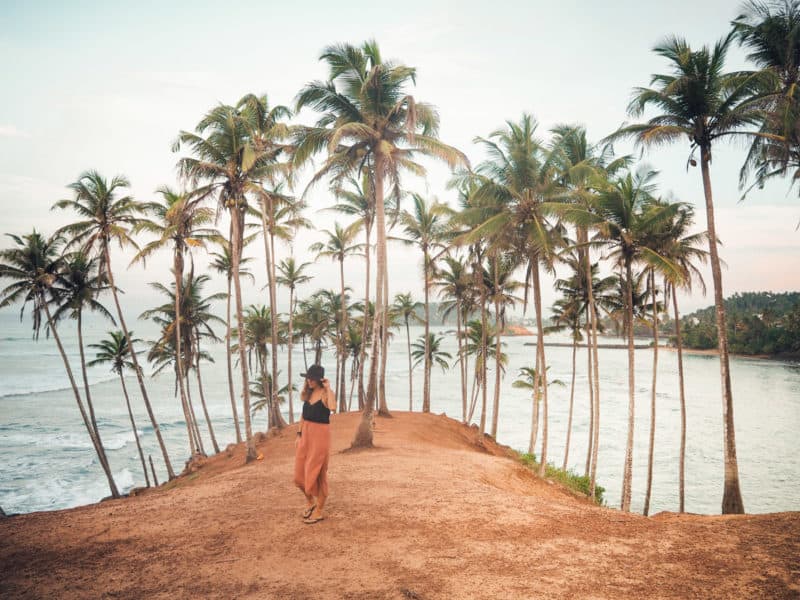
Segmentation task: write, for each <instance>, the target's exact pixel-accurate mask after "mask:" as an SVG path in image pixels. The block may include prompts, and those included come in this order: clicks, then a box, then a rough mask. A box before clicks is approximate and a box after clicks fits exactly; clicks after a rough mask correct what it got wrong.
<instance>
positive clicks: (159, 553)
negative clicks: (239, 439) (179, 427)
mask: <svg viewBox="0 0 800 600" xmlns="http://www.w3.org/2000/svg"><path fill="white" fill-rule="evenodd" d="M359 418H360V416H359V415H357V414H351V415H338V416H335V417H334V418H333V424H332V427H333V448H334V454H333V456H332V458H331V468H330V481H331V498H330V501H329V506H328V508H329V513H328V517H327V519H326V520H324V521H322V522H320V523H317V524H314V525H305V524H304V523H303V522H302V519H301V512H302V508H303V499H302V496H301V494H300V493H299V492H298V491H297V490H296V489H295V488H294V487H293V485H292V482H291V476H292V463H293V451H294V439H295V435H294V427H289V428H287V429H286V430H284V432H283V433H281V434H279V435H277V436H275V437H272V438H269V439H267V440H264V441H263V442H262V443H261V444H260V447H259V449H260V451H261V452H262V453H263V454H264V460H262V461H258V462H254V463H251V464H249V465H245V464H244V453H243V448H242V447H237V448H235V450H233V451H231V452H229V453H225V452H223V453H222V454H221V455H219V456H217V457H214V458H211V459H209V460H208V461H207V462H206V463H205V464H204V465H203V466H202V467H201V468H200V469H199V470H198V471H196V472H195V473H192V474H190V475H187V476H184V477H181V478H180V479H178V480H176V481H174V482H171V483H170V484H167V485H166V486H162V487H161V488H159V489H157V490H151V491H148V492H147V493H144V494H141V495H138V496H136V497H131V498H125V499H121V500H114V501H106V502H102V503H100V504H95V505H91V506H85V507H80V508H75V509H70V510H61V511H55V512H46V513H34V514H29V515H21V516H16V517H12V518H8V519H0V597H2V598H98V597H104V598H351V599H356V598H363V599H376V598H397V599H403V598H412V599H434V598H447V599H451V598H504V599H505V598H646V597H647V598H710V597H713V598H789V597H792V598H797V597H798V596H800V558H799V557H800V513H781V514H772V515H757V516H737V517H722V516H716V517H701V516H693V515H683V516H679V515H675V514H665V513H662V514H659V515H656V516H655V517H652V518H644V517H642V516H638V515H630V514H623V513H620V512H619V511H616V510H612V509H607V508H600V507H597V506H594V505H592V504H590V503H589V502H588V501H587V500H584V499H581V498H577V497H575V496H574V495H573V494H571V493H570V492H568V491H566V490H564V489H562V488H560V487H559V486H557V485H554V484H551V483H549V482H546V481H542V480H540V479H538V478H537V477H536V476H535V475H534V474H532V473H531V472H530V471H529V470H528V469H527V468H525V467H524V466H522V465H520V464H519V463H518V462H516V461H515V460H513V459H511V458H509V457H508V456H507V453H506V451H505V450H504V449H503V448H501V447H498V446H496V445H494V444H493V443H492V442H491V440H487V441H486V443H485V444H479V443H477V438H476V435H475V432H474V430H472V429H469V428H466V427H464V426H462V425H460V424H459V423H457V422H455V421H453V420H451V419H448V418H446V417H444V416H434V415H421V414H408V413H396V414H395V418H393V419H378V420H377V421H376V426H375V442H376V445H377V446H378V447H377V448H376V449H374V450H367V451H357V452H342V451H343V450H345V448H347V447H348V445H349V442H350V439H351V436H352V433H353V431H354V430H355V427H356V424H357V422H358V419H359Z"/></svg>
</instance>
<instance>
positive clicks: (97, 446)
mask: <svg viewBox="0 0 800 600" xmlns="http://www.w3.org/2000/svg"><path fill="white" fill-rule="evenodd" d="M111 285H112V289H113V284H111ZM41 305H42V306H43V307H44V312H45V315H46V316H47V325H48V327H49V328H50V331H52V332H53V339H55V341H56V346H58V352H59V353H60V354H61V360H62V361H63V362H64V368H65V369H66V371H67V377H68V378H69V383H70V386H71V387H72V393H73V394H75V401H76V402H77V403H78V410H79V411H80V413H81V418H82V419H83V424H84V425H85V426H86V431H88V432H89V439H91V440H92V445H93V446H94V450H95V452H96V453H97V458H98V460H99V461H100V466H101V467H102V469H103V472H104V473H105V475H106V479H108V487H109V489H110V490H111V496H112V497H113V498H119V497H120V495H119V490H118V489H117V484H116V482H115V481H114V476H113V475H112V474H111V467H110V466H109V464H108V459H107V458H106V455H105V450H104V449H103V446H102V444H101V443H100V440H99V439H98V438H97V434H96V433H95V429H94V427H93V426H92V423H91V422H90V420H89V415H87V414H86V409H85V408H84V407H83V401H82V400H81V395H80V392H79V391H78V385H77V384H76V383H75V377H73V375H72V369H71V368H70V366H69V360H68V359H67V353H66V352H64V346H63V345H62V344H61V336H59V335H58V330H57V329H56V328H55V324H54V323H53V318H52V317H51V316H50V308H49V307H48V305H47V302H46V300H45V299H44V298H42V299H41Z"/></svg>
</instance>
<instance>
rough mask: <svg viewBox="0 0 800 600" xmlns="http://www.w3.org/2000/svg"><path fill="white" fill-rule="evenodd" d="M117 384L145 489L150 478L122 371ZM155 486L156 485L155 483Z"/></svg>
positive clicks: (148, 485) (148, 484)
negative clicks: (126, 408) (142, 474)
mask: <svg viewBox="0 0 800 600" xmlns="http://www.w3.org/2000/svg"><path fill="white" fill-rule="evenodd" d="M119 382H120V383H121V384H122V393H123V395H124V396H125V405H126V406H127V407H128V417H130V420H131V430H132V431H133V439H135V440H136V450H137V451H138V452H139V460H140V461H142V471H144V480H145V482H147V487H150V476H149V475H148V474H147V464H146V463H145V462H144V452H142V444H141V443H140V442H139V431H138V430H137V429H136V421H134V419H133V410H131V400H130V398H129V397H128V388H127V387H125V377H123V376H122V371H120V373H119ZM156 485H158V484H157V483H156Z"/></svg>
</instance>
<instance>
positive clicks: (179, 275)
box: [173, 248, 195, 454]
mask: <svg viewBox="0 0 800 600" xmlns="http://www.w3.org/2000/svg"><path fill="white" fill-rule="evenodd" d="M173 271H174V274H175V365H176V366H177V369H178V389H179V391H180V395H181V405H182V406H183V407H184V409H183V410H184V414H186V413H187V411H186V406H187V393H186V387H185V382H186V381H187V380H188V377H187V376H186V374H185V373H184V371H183V353H182V352H181V344H182V341H183V340H181V329H182V328H181V296H182V295H183V294H182V292H183V254H182V253H181V251H180V249H179V248H175V254H174V257H173ZM186 426H187V427H189V423H187V424H186ZM189 453H190V454H194V453H195V448H194V446H193V444H192V433H191V429H190V430H189Z"/></svg>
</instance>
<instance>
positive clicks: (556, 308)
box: [549, 283, 594, 471]
mask: <svg viewBox="0 0 800 600" xmlns="http://www.w3.org/2000/svg"><path fill="white" fill-rule="evenodd" d="M556 286H558V283H556ZM550 313H551V314H550V320H551V321H552V322H553V326H552V327H550V328H549V330H551V331H560V330H564V329H566V330H568V331H569V335H570V338H572V377H571V379H570V386H569V416H568V417H567V441H566V442H565V444H564V462H563V463H562V466H561V468H562V469H563V470H564V471H566V470H567V464H568V462H569V444H570V437H571V436H572V409H573V404H574V400H575V371H576V368H575V367H576V359H577V354H578V342H580V341H581V340H583V334H582V333H581V306H580V304H579V301H578V299H577V298H576V297H572V298H570V297H565V298H561V299H560V300H556V302H555V304H554V305H553V308H552V309H551V310H550ZM590 356H591V354H590ZM590 414H591V415H592V417H594V411H591V412H590ZM589 429H590V430H591V431H593V430H594V424H593V423H590V426H589ZM590 441H591V438H590Z"/></svg>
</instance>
